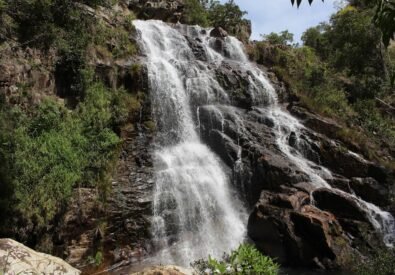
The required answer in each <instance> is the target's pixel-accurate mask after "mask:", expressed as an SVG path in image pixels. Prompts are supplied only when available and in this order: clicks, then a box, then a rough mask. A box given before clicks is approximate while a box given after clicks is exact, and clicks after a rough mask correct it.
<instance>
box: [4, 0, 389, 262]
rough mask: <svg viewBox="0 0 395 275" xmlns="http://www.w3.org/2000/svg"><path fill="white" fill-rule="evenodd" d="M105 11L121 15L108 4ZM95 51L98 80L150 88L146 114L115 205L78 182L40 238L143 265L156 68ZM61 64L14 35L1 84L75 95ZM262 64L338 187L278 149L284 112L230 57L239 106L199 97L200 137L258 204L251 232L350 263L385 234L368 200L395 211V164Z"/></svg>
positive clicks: (62, 252)
mask: <svg viewBox="0 0 395 275" xmlns="http://www.w3.org/2000/svg"><path fill="white" fill-rule="evenodd" d="M182 7H183V3H182V1H179V0H175V1H134V0H130V1H126V2H125V5H121V6H117V7H116V8H115V11H117V12H121V13H122V12H124V13H128V8H129V9H131V10H133V11H135V12H136V14H137V15H138V16H139V17H140V18H146V19H151V18H155V19H160V20H164V21H168V22H173V23H176V22H178V21H179V19H180V18H181V15H182ZM89 11H90V12H94V11H91V10H89ZM98 16H102V17H103V18H104V20H105V21H110V22H111V20H113V19H114V18H113V17H112V16H115V12H114V13H112V12H108V11H107V12H106V11H105V10H104V11H102V13H100V14H99V15H98ZM113 23H114V24H116V21H114V22H113ZM110 25H111V24H110ZM179 29H180V27H179ZM181 29H182V27H181ZM187 30H189V29H188V28H187V27H185V28H184V31H185V32H184V33H183V34H184V35H185V39H187V41H188V43H189V45H190V47H191V48H192V50H193V53H194V54H195V57H196V59H197V60H198V61H201V62H207V56H206V53H205V52H204V49H203V47H202V43H201V41H199V39H196V37H195V36H193V35H190V34H189V33H188V32H187ZM181 31H182V30H181ZM248 32H249V31H247V33H248ZM218 33H219V34H220V35H216V34H215V32H214V33H213V34H212V35H213V36H215V37H214V38H213V39H214V42H213V47H214V48H215V49H216V50H217V51H218V52H219V53H220V54H222V55H224V56H225V57H231V54H232V53H231V52H230V51H229V49H228V48H226V45H225V42H224V41H225V39H226V37H227V34H226V33H224V32H222V31H220V30H217V34H218ZM133 39H136V37H132V38H131V40H133ZM15 49H16V50H15ZM90 54H91V57H90V65H91V66H92V67H93V68H94V71H95V75H96V76H97V77H98V78H100V79H101V80H103V81H104V82H105V83H106V85H107V86H110V87H124V88H125V89H126V90H128V91H129V92H130V93H134V94H136V93H138V92H140V93H141V94H142V98H143V99H142V104H141V107H140V109H139V112H137V113H134V114H133V115H132V116H131V117H130V118H129V121H128V123H127V124H126V125H125V127H124V128H122V129H120V130H119V135H120V136H121V137H122V140H123V144H122V147H121V149H120V154H119V159H118V162H117V164H116V167H115V169H114V172H113V178H112V179H111V181H112V188H111V192H110V194H109V195H108V199H107V200H106V202H105V204H104V206H103V204H99V203H98V194H97V192H96V190H95V189H91V188H76V189H75V190H74V193H73V199H72V200H71V201H70V204H69V205H68V207H67V209H65V210H64V212H63V213H62V214H61V215H60V216H59V217H57V219H56V221H54V223H53V224H51V225H50V226H48V230H47V231H46V232H44V233H42V234H40V235H39V236H35V238H34V239H35V241H34V242H32V243H33V245H34V246H35V247H36V248H37V249H40V250H47V251H48V250H50V251H49V252H51V253H53V254H55V255H58V256H61V257H62V258H64V259H66V260H67V261H68V262H69V263H70V264H72V265H73V266H76V267H78V268H86V266H87V259H88V257H89V256H91V257H92V256H95V254H96V252H97V251H98V250H99V248H100V250H102V251H104V259H105V261H104V262H103V263H102V266H101V267H103V268H104V267H108V266H110V265H112V264H114V263H117V267H119V266H121V265H130V264H133V263H135V262H136V261H139V260H140V259H141V258H142V257H143V256H144V255H145V254H147V253H148V252H150V242H149V239H150V234H149V226H150V217H151V215H152V213H151V211H152V210H151V209H152V208H151V207H152V205H151V204H152V189H153V186H154V179H153V164H152V162H153V161H152V139H153V133H154V131H155V128H154V127H153V123H152V117H151V111H152V110H151V106H150V104H151V103H150V100H149V96H148V93H149V89H148V81H147V77H148V76H147V72H146V70H145V69H144V68H142V69H140V70H138V72H137V73H136V72H134V71H133V68H134V66H135V65H136V64H139V63H140V60H139V58H138V57H134V58H120V59H117V58H113V57H108V56H106V55H104V54H103V53H102V52H101V51H100V50H98V49H92V51H91V52H90ZM55 64H56V56H55V54H54V53H52V52H49V54H48V53H43V52H41V51H39V50H37V49H33V48H27V49H21V48H19V47H16V46H15V45H13V44H12V43H9V44H5V47H3V49H2V52H1V61H0V92H1V93H4V94H6V98H7V100H8V101H9V102H11V103H13V104H19V105H21V106H23V107H24V108H29V105H30V104H36V103H38V102H40V99H41V98H42V97H44V96H46V95H50V96H53V97H54V98H56V100H58V101H64V100H65V99H64V98H65V97H64V96H63V93H62V92H60V91H61V90H62V85H61V83H63V82H62V81H63V80H64V78H62V76H63V75H62V74H60V75H59V74H57V73H56V69H55V67H56V65H55ZM261 69H262V70H263V71H265V73H266V77H267V78H269V79H270V80H271V81H272V83H273V85H274V87H275V89H276V93H277V94H278V97H279V99H280V103H281V106H282V109H283V110H284V111H285V112H287V113H289V114H293V115H294V116H296V117H297V118H298V119H299V121H300V123H301V124H303V125H304V126H305V127H303V129H302V131H301V133H298V135H297V133H295V132H292V131H291V132H290V133H289V134H288V135H287V137H286V139H287V143H288V145H289V146H290V147H291V148H292V150H294V151H297V152H299V153H300V154H301V155H302V156H303V157H304V158H305V159H306V160H308V161H310V162H311V163H313V164H314V165H312V166H313V169H315V170H316V171H318V172H320V171H321V170H322V167H324V168H326V169H328V170H330V171H331V172H332V173H331V176H327V177H325V176H326V175H325V173H323V178H324V179H325V180H326V182H328V183H329V185H330V187H327V188H319V189H314V188H313V187H312V185H313V184H312V182H311V178H310V177H309V175H308V174H307V173H306V171H305V170H304V169H301V167H299V166H298V165H296V164H295V162H294V161H292V160H291V159H290V158H289V156H288V155H286V154H284V152H283V151H282V150H281V148H279V145H278V142H277V140H276V131H277V129H275V128H274V126H275V123H274V121H273V117H272V116H271V115H269V114H268V113H267V112H265V111H264V110H262V109H261V108H256V107H255V106H254V98H253V97H251V93H250V92H249V90H248V89H249V84H248V83H249V81H250V78H251V75H250V74H249V73H248V72H246V70H244V69H243V68H240V66H239V65H238V64H236V63H234V62H231V61H229V60H226V59H225V60H224V61H223V62H222V63H221V64H220V65H219V66H214V65H213V70H214V72H215V77H216V79H217V80H218V83H219V84H220V85H221V87H222V89H223V90H225V91H226V92H227V94H228V96H229V98H230V102H231V104H230V106H226V107H224V106H219V107H218V108H217V109H212V108H210V106H196V107H199V112H198V114H197V115H196V117H195V119H197V120H199V130H200V135H201V139H202V140H203V141H204V142H205V143H206V144H207V145H209V146H210V148H211V149H212V151H214V152H215V153H216V154H217V155H218V156H219V157H220V159H221V160H222V162H223V163H224V165H225V166H226V167H227V171H228V174H229V176H230V178H231V180H232V182H233V183H234V186H235V187H236V188H237V190H238V191H239V193H240V194H241V196H242V197H243V198H244V201H245V202H246V204H247V205H248V207H249V210H250V212H251V215H250V217H249V221H248V234H249V237H250V238H251V239H252V240H253V241H254V242H255V244H256V245H257V247H258V248H259V249H260V250H261V251H262V252H264V253H266V254H268V255H270V256H273V257H275V258H277V259H278V261H279V262H280V263H282V264H284V265H292V266H300V265H302V266H309V267H319V268H339V267H344V266H346V265H347V264H348V263H349V261H350V260H352V259H351V257H354V256H353V255H355V256H356V257H359V256H360V255H361V254H362V255H365V256H366V255H369V254H370V253H371V252H372V251H374V249H375V248H377V247H380V246H383V245H384V243H383V241H382V238H381V236H379V234H378V233H377V227H376V226H375V224H374V221H372V219H371V218H370V217H369V215H368V212H367V211H366V209H365V208H364V207H362V206H361V205H360V203H359V201H358V199H357V197H360V198H362V199H363V200H364V201H366V202H369V203H373V204H375V205H378V206H380V207H381V208H382V209H384V210H388V211H392V214H393V215H395V211H394V209H395V207H394V205H393V201H392V199H391V195H393V188H394V186H393V184H394V171H391V170H388V169H386V168H384V167H381V166H380V165H378V164H376V163H374V162H371V161H369V160H367V159H365V158H364V157H362V156H361V154H359V153H361V152H354V151H353V150H354V148H349V147H350V146H348V145H347V144H345V143H343V142H341V141H339V140H336V139H334V135H333V132H335V131H337V130H338V129H339V126H338V125H337V124H336V122H334V121H331V120H328V119H325V118H323V117H320V116H318V115H316V114H313V113H310V112H309V111H307V110H306V109H304V108H303V107H301V106H298V105H297V104H288V103H289V102H288V101H289V99H290V98H291V97H293V95H291V94H290V92H289V91H288V90H287V89H286V87H285V85H284V84H282V83H281V82H280V81H278V80H277V79H276V77H275V76H274V75H273V74H271V73H269V72H267V70H266V69H265V68H261ZM21 83H25V84H26V83H27V84H28V86H29V87H31V89H29V90H28V93H29V95H30V96H29V97H27V98H28V99H26V98H20V97H19V96H18V90H19V89H22V88H21V85H20V84H21ZM351 149H352V150H351ZM321 172H322V171H321ZM333 188H335V189H336V190H334V189H333ZM29 241H31V240H29Z"/></svg>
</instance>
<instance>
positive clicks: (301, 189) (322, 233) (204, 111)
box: [197, 38, 392, 269]
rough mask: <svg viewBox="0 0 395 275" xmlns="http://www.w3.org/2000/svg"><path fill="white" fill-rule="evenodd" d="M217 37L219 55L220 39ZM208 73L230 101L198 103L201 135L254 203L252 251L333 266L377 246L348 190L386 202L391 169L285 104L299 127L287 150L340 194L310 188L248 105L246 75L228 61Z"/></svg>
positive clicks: (331, 125)
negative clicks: (308, 164)
mask: <svg viewBox="0 0 395 275" xmlns="http://www.w3.org/2000/svg"><path fill="white" fill-rule="evenodd" d="M216 41H219V42H218V51H221V52H222V53H223V54H225V50H226V49H224V48H223V44H222V43H220V41H222V38H217V39H216ZM216 43H217V42H216ZM214 46H215V45H214ZM215 72H216V77H217V80H218V82H219V83H220V85H221V86H222V87H223V89H224V90H225V91H227V93H228V96H229V99H230V102H231V105H232V106H211V105H209V106H200V107H199V110H198V112H197V116H198V120H199V126H200V129H199V130H200V135H201V138H202V140H203V141H204V142H205V143H206V144H208V145H209V146H210V148H211V149H212V150H213V151H214V152H215V153H216V154H217V155H218V156H219V157H220V158H221V159H222V160H223V162H224V163H225V164H226V166H228V168H229V169H231V170H232V180H233V181H232V182H233V183H234V184H235V186H236V187H237V188H238V189H239V190H240V192H241V193H242V194H243V195H244V197H245V199H246V201H247V202H248V204H249V205H250V206H251V207H253V210H252V213H251V215H250V218H249V222H248V234H249V236H250V237H251V239H252V240H253V241H254V242H255V243H256V245H257V246H258V248H259V249H260V250H262V251H263V252H264V253H266V254H268V255H270V256H272V257H275V258H277V259H278V261H279V262H280V263H282V264H284V265H291V266H292V265H294V266H300V265H302V266H314V267H319V268H328V269H332V268H339V267H345V266H346V265H347V263H348V261H350V260H351V257H354V256H355V257H358V255H359V254H358V253H362V254H369V253H371V252H372V248H375V247H381V246H382V245H383V242H382V237H381V236H379V234H378V233H377V232H376V230H375V228H374V226H373V224H372V222H371V221H370V220H369V218H368V216H367V212H366V209H364V205H363V204H361V203H359V201H358V199H356V197H355V196H353V195H351V194H354V193H355V194H356V195H357V196H359V197H361V198H362V199H364V200H366V201H368V202H372V203H375V204H377V205H380V206H382V207H389V206H390V201H389V199H388V198H389V194H390V192H389V191H390V186H391V185H390V182H392V175H391V173H390V172H389V171H387V170H386V169H384V168H382V167H380V166H378V165H376V164H374V163H372V162H370V161H368V160H366V159H364V158H363V157H362V156H361V155H359V154H356V153H353V152H352V151H351V150H353V149H354V147H351V148H350V149H348V145H345V144H344V143H342V142H340V141H339V140H336V139H335V135H334V134H333V133H334V132H336V131H339V130H340V126H338V125H337V124H336V123H335V122H333V121H331V120H328V119H325V118H321V117H320V116H318V115H315V114H311V113H309V112H308V111H307V110H305V109H303V108H300V107H298V106H296V105H294V106H290V107H289V109H290V111H291V113H294V114H295V115H296V116H297V117H299V119H300V121H301V122H302V123H304V125H305V126H306V128H303V129H301V133H298V135H297V134H296V133H294V132H290V133H289V135H288V137H287V142H288V145H289V146H290V150H294V152H297V153H298V154H300V155H302V156H303V157H304V158H305V159H307V160H309V161H311V162H312V163H315V164H316V165H313V166H312V167H311V168H312V169H316V171H317V173H320V174H322V175H325V173H323V168H322V167H325V168H327V169H328V170H330V172H331V174H332V175H331V176H329V175H328V176H327V178H325V180H326V181H327V183H328V184H330V185H331V186H332V187H333V188H337V189H339V190H342V191H343V192H341V191H334V190H332V189H325V188H323V189H318V190H316V191H314V190H315V189H316V187H314V185H313V183H312V182H311V179H310V177H309V175H307V174H306V173H305V172H303V170H302V169H301V168H300V167H298V166H297V165H296V164H295V163H294V162H293V161H292V160H290V159H289V157H288V156H286V155H285V154H284V153H282V151H281V150H280V148H279V145H278V143H277V140H276V139H277V137H276V129H275V127H276V125H275V122H274V121H273V119H272V117H271V116H270V114H269V113H268V111H267V110H266V109H265V108H258V107H254V106H253V105H254V104H253V99H252V98H251V96H250V93H249V91H248V89H249V86H248V85H249V83H248V77H249V75H248V73H243V70H241V69H240V68H238V65H236V64H234V63H232V62H230V61H228V60H225V61H224V62H223V63H222V64H221V66H220V67H219V68H217V69H215ZM273 83H274V86H275V88H276V90H278V91H279V93H280V96H281V100H282V101H283V102H286V101H287V100H289V99H290V96H288V95H287V94H286V90H285V89H284V86H282V85H281V84H280V83H279V82H277V81H273ZM321 166H322V167H321ZM324 177H325V176H324ZM313 191H314V192H313ZM311 193H312V194H313V195H312V196H311V197H310V195H311ZM310 198H313V202H311V201H310ZM355 249H356V250H358V252H356V250H355ZM353 255H354V256H353Z"/></svg>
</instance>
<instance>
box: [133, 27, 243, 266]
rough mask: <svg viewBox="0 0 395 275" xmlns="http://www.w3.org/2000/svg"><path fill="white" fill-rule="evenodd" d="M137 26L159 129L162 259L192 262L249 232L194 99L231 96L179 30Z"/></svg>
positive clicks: (157, 235) (157, 209)
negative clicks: (201, 128)
mask: <svg viewBox="0 0 395 275" xmlns="http://www.w3.org/2000/svg"><path fill="white" fill-rule="evenodd" d="M134 25H135V26H136V28H137V30H138V31H139V32H140V38H141V48H142V50H143V52H144V53H145V55H146V66H147V69H148V77H149V86H150V93H151V99H152V108H153V113H154V118H155V120H156V123H157V128H158V129H157V130H158V136H157V139H156V146H157V148H158V149H157V150H156V158H155V166H156V167H155V170H156V184H155V191H154V207H153V208H154V217H153V222H152V228H153V229H152V235H153V243H154V246H155V248H156V249H158V250H159V253H158V256H157V261H158V262H160V263H172V264H173V263H175V264H179V265H184V266H189V264H190V263H191V262H192V261H194V260H197V259H201V258H206V257H207V255H209V254H210V255H212V256H215V257H221V256H222V254H223V253H224V252H229V250H231V249H234V248H235V247H237V246H238V245H239V244H240V243H241V242H242V241H243V239H244V238H245V234H246V226H245V223H246V217H247V216H246V213H245V210H244V208H243V206H242V203H241V202H240V201H239V200H238V199H237V196H235V195H234V194H232V191H231V190H230V185H229V179H228V177H227V175H226V173H225V172H224V169H223V167H222V165H221V162H220V160H219V159H218V158H217V157H216V156H215V155H214V153H212V152H211V151H210V150H209V148H208V147H207V146H206V145H204V144H202V143H201V141H200V139H199V135H198V133H197V129H196V128H197V127H196V126H197V125H196V124H195V122H194V120H193V116H192V111H191V107H190V106H191V104H190V101H191V100H193V101H195V102H196V101H197V102H200V103H202V104H208V103H210V102H227V101H228V100H227V95H226V93H225V92H224V91H223V90H222V88H221V87H220V85H219V84H218V83H217V82H216V80H215V78H214V77H213V76H212V75H211V73H210V70H208V68H207V65H205V64H203V63H202V62H198V61H197V60H195V57H194V55H193V53H192V51H191V49H190V47H189V45H188V42H187V40H186V39H185V38H184V36H183V35H182V34H181V33H180V32H179V31H177V30H176V29H174V28H172V27H170V26H168V25H167V24H165V23H163V22H160V21H134ZM217 55H218V54H215V53H214V52H212V53H211V57H212V58H216V56H217ZM195 112H198V110H196V111H194V112H193V113H195Z"/></svg>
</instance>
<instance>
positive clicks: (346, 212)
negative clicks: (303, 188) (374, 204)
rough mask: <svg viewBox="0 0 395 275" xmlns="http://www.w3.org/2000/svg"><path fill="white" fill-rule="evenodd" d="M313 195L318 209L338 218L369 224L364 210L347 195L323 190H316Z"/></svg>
mask: <svg viewBox="0 0 395 275" xmlns="http://www.w3.org/2000/svg"><path fill="white" fill-rule="evenodd" d="M312 195H313V198H314V202H315V205H316V206H317V207H318V208H320V209H323V210H325V211H329V212H331V213H333V214H334V215H335V216H336V217H337V218H340V219H353V220H357V221H363V222H367V223H369V219H368V217H367V214H366V212H365V211H363V210H362V208H361V206H360V205H359V204H358V202H357V201H356V200H355V199H352V198H351V197H350V196H347V195H346V194H345V193H340V192H336V191H334V190H331V189H326V188H321V189H318V190H315V191H314V192H313V194H312Z"/></svg>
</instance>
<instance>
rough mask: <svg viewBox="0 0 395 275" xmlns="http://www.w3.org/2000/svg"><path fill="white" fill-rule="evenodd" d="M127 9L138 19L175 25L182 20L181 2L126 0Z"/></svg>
mask: <svg viewBox="0 0 395 275" xmlns="http://www.w3.org/2000/svg"><path fill="white" fill-rule="evenodd" d="M128 7H129V9H131V10H132V11H134V12H135V13H136V15H137V17H138V18H142V19H158V20H162V21H165V22H172V23H176V22H178V21H179V20H180V19H181V18H182V12H183V10H184V1H183V0H169V1H166V0H159V1H156V0H128Z"/></svg>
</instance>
